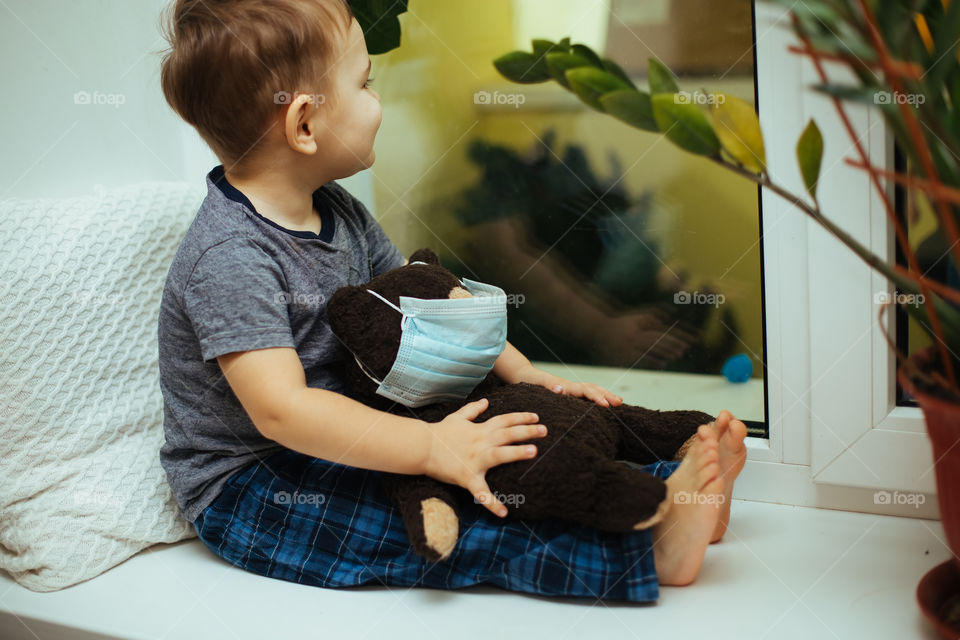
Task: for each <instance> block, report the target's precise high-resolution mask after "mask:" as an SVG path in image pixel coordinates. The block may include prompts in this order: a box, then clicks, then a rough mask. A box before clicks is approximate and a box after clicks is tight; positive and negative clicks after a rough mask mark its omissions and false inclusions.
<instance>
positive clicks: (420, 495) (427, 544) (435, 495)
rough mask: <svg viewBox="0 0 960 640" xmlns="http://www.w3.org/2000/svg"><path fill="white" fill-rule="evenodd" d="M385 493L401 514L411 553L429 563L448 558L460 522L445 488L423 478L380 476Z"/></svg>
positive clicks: (453, 545) (452, 501)
mask: <svg viewBox="0 0 960 640" xmlns="http://www.w3.org/2000/svg"><path fill="white" fill-rule="evenodd" d="M383 483H384V489H385V490H386V491H387V494H388V495H389V496H390V499H391V501H392V502H393V504H394V505H396V506H397V508H398V509H399V510H400V514H401V516H402V517H403V523H404V525H405V526H406V529H407V535H408V536H409V538H410V544H411V546H413V550H414V551H415V552H416V553H417V555H419V556H420V557H422V558H424V559H426V560H428V561H430V562H440V561H441V560H445V559H446V558H447V557H449V556H450V553H451V552H452V551H453V548H454V547H455V546H456V544H457V539H458V537H459V534H460V531H459V528H460V519H459V517H458V516H457V512H456V509H455V507H454V505H456V502H455V500H454V498H453V496H452V495H451V494H450V492H449V490H448V489H447V487H445V486H444V485H442V484H441V483H439V482H437V481H436V480H433V479H432V478H428V477H426V476H407V475H400V474H391V473H385V474H383Z"/></svg>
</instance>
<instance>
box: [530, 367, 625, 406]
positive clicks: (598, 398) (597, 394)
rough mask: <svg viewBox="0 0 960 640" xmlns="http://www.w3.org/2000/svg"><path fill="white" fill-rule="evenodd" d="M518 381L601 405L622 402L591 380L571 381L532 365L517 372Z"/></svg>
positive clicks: (619, 398) (613, 404)
mask: <svg viewBox="0 0 960 640" xmlns="http://www.w3.org/2000/svg"><path fill="white" fill-rule="evenodd" d="M517 379H518V381H519V382H527V383H530V384H537V385H540V386H541V387H546V388H547V389H550V390H551V391H553V392H554V393H561V394H564V395H568V396H577V397H579V398H586V399H587V400H593V401H594V402H596V403H597V404H599V405H600V406H601V407H616V406H618V405H621V404H623V398H621V397H620V396H618V395H616V394H615V393H612V392H610V391H607V390H606V389H604V388H603V387H601V386H600V385H598V384H593V383H592V382H571V381H570V380H567V379H565V378H561V377H559V376H555V375H553V374H552V373H547V372H546V371H544V370H543V369H538V368H536V367H535V366H533V365H530V366H528V367H524V368H523V369H521V370H520V371H518V372H517Z"/></svg>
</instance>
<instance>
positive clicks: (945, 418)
mask: <svg viewBox="0 0 960 640" xmlns="http://www.w3.org/2000/svg"><path fill="white" fill-rule="evenodd" d="M910 360H911V362H912V363H913V364H915V365H916V366H918V367H919V368H922V369H927V370H929V369H930V367H931V366H932V365H933V362H934V361H935V354H934V351H933V348H932V347H931V348H929V349H924V350H923V351H920V352H918V353H916V354H914V355H912V356H910ZM898 375H899V378H900V384H902V385H903V387H904V388H905V389H906V390H907V391H909V392H910V394H911V395H913V397H914V398H915V399H916V401H917V404H919V405H920V409H922V410H923V417H924V421H925V422H926V426H927V434H928V435H929V436H930V441H931V444H932V446H933V463H934V471H935V473H936V479H937V504H938V505H939V506H940V520H941V522H942V523H943V529H944V531H945V532H946V535H947V544H948V545H949V546H950V552H951V553H952V554H953V557H952V560H953V564H954V567H955V568H956V570H957V571H958V572H960V404H955V403H952V402H949V401H947V400H944V399H942V398H938V397H935V396H932V395H929V394H927V393H925V392H923V391H920V390H918V389H917V388H916V387H915V386H914V385H913V384H912V383H911V381H910V380H908V379H907V377H906V376H905V375H903V374H902V373H900V374H898Z"/></svg>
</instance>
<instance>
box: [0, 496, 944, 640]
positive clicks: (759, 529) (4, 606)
mask: <svg viewBox="0 0 960 640" xmlns="http://www.w3.org/2000/svg"><path fill="white" fill-rule="evenodd" d="M942 541H943V529H942V528H941V526H940V523H938V522H930V521H925V520H918V519H910V518H896V517H889V516H876V515H867V514H858V513H846V512H841V511H830V510H824V509H809V508H804V507H790V506H784V505H774V504H764V503H759V502H746V501H735V502H734V504H733V518H732V521H731V527H730V529H729V530H728V532H727V535H726V537H725V538H724V540H723V541H722V542H720V543H719V544H715V545H711V546H710V548H709V549H708V550H707V556H706V559H705V562H704V565H703V568H702V570H701V573H700V576H699V578H698V579H697V581H696V582H695V583H694V584H693V585H692V586H689V587H663V588H661V593H660V600H659V602H658V603H657V604H656V605H654V606H637V605H632V604H628V603H599V602H596V601H589V600H574V599H550V598H540V597H530V596H524V595H519V594H512V593H508V592H504V591H501V590H498V589H494V588H490V587H475V588H470V589H465V590H461V591H457V592H444V591H436V590H428V589H409V590H408V589H386V588H383V587H361V588H355V589H352V590H330V589H318V588H316V587H310V586H304V585H297V584H293V583H288V582H283V581H280V580H273V579H270V578H263V577H260V576H256V575H253V574H250V573H246V572H244V571H243V570H241V569H238V568H235V567H232V566H230V565H228V564H227V563H225V562H223V561H222V560H220V559H219V558H217V557H215V556H214V555H213V554H212V553H210V552H209V551H208V550H207V549H206V548H205V547H204V546H203V545H202V544H201V543H200V542H199V541H198V540H191V541H186V542H181V543H177V544H174V545H157V546H156V547H153V548H152V549H151V550H147V551H145V552H142V553H140V554H138V555H136V556H134V557H133V558H131V559H130V560H128V561H127V562H125V563H123V564H121V565H119V566H118V567H115V568H114V569H111V570H110V571H108V572H106V573H105V574H103V575H101V576H99V577H97V578H95V579H93V580H90V581H88V582H86V583H82V584H80V585H77V586H74V587H71V588H69V589H65V590H63V591H58V592H53V593H34V592H31V591H28V590H26V589H24V588H23V587H20V586H19V585H17V584H15V583H13V582H12V580H10V578H8V577H7V576H5V575H0V637H3V638H6V639H8V640H20V639H30V640H35V638H38V637H39V638H41V639H43V640H47V639H58V638H65V639H66V638H69V639H70V640H84V639H86V638H91V637H104V636H103V635H96V634H97V633H99V634H112V636H113V637H123V638H147V637H150V638H156V637H165V638H203V637H208V638H258V639H259V638H318V637H386V636H389V637H391V638H416V639H420V638H428V637H440V638H490V637H501V638H521V637H522V638H561V637H591V638H593V637H596V638H605V637H617V638H632V637H644V638H650V637H675V638H682V637H687V638H700V637H705V638H713V639H723V638H761V637H768V638H777V639H778V640H787V639H791V638H803V639H804V640H806V639H807V638H834V637H837V638H861V637H862V638H871V640H884V639H886V638H890V639H897V640H900V639H902V638H920V639H930V640H933V639H934V638H935V637H936V634H935V632H934V630H933V628H932V627H931V626H930V625H928V624H927V623H926V621H925V620H924V618H923V616H922V613H921V611H920V609H919V607H918V606H917V604H916V599H915V595H914V594H915V590H916V585H917V582H918V581H919V580H920V578H921V577H922V576H923V574H924V573H926V572H927V571H928V570H929V569H931V568H932V567H934V566H936V565H937V564H939V563H941V562H943V561H945V560H946V559H947V558H948V557H949V552H948V551H947V549H946V547H945V545H944V543H943V542H942ZM18 618H19V620H18ZM56 625H61V626H60V627H57V626H56Z"/></svg>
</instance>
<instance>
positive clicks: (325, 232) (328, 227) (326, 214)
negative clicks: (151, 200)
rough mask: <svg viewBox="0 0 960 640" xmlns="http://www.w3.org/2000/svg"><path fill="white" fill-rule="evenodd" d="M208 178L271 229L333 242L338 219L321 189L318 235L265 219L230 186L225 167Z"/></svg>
mask: <svg viewBox="0 0 960 640" xmlns="http://www.w3.org/2000/svg"><path fill="white" fill-rule="evenodd" d="M207 178H209V179H210V181H211V182H212V183H213V184H214V185H215V186H216V187H217V188H218V189H220V192H221V193H222V194H223V195H225V196H226V197H227V198H229V199H230V200H233V201H234V202H236V203H238V204H242V205H243V206H245V207H247V208H248V209H250V211H252V212H253V215H255V216H257V217H258V218H260V219H261V220H263V221H264V222H266V223H267V224H269V225H270V226H271V227H274V228H276V229H279V230H280V231H283V232H284V233H289V234H290V235H292V236H296V237H297V238H306V239H308V240H320V241H322V242H330V241H332V240H333V234H334V231H336V217H335V216H334V215H333V212H331V211H330V207H329V206H328V205H327V204H326V203H325V202H324V201H323V198H322V196H321V195H320V189H317V190H316V191H314V192H313V208H314V209H315V210H316V211H317V213H319V214H320V233H319V234H316V233H314V232H313V231H297V230H294V229H287V228H286V227H281V226H280V225H279V224H277V223H276V222H274V221H273V220H271V219H269V218H264V217H263V216H262V215H260V213H259V212H257V209H256V207H254V206H253V203H252V202H250V199H249V198H247V196H245V195H243V194H242V193H241V192H240V190H239V189H237V188H236V187H235V186H233V185H232V184H230V182H229V181H228V180H227V176H226V172H225V171H224V169H223V165H222V164H220V165H217V166H216V167H214V168H213V169H212V170H211V171H210V173H209V174H207Z"/></svg>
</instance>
